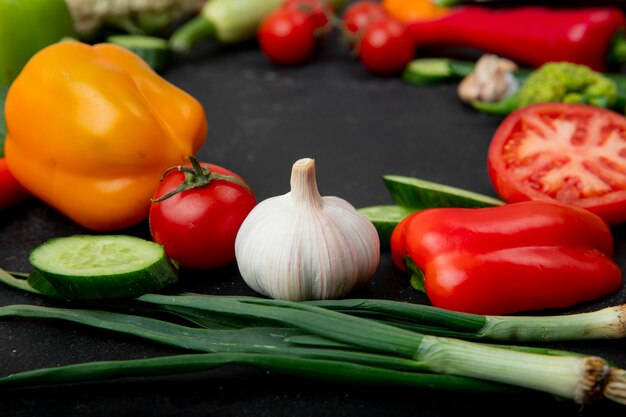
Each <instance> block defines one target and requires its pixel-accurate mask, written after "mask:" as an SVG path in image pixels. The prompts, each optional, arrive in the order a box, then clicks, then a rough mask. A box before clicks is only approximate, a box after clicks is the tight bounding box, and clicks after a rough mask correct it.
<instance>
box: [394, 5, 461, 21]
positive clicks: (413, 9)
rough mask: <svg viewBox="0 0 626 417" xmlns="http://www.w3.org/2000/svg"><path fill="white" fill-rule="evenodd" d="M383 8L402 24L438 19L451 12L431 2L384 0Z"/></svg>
mask: <svg viewBox="0 0 626 417" xmlns="http://www.w3.org/2000/svg"><path fill="white" fill-rule="evenodd" d="M382 6H383V9H384V10H385V11H386V12H387V14H389V15H390V16H391V17H393V18H394V19H396V20H399V21H400V22H402V23H411V22H416V21H421V20H431V19H436V18H439V17H442V16H444V15H446V14H448V13H449V12H450V9H449V8H447V7H441V6H437V5H436V4H434V3H432V2H430V1H429V0H383V2H382Z"/></svg>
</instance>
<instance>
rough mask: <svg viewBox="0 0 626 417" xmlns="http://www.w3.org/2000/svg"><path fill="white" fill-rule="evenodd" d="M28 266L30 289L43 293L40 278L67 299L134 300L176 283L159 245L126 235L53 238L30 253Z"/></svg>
mask: <svg viewBox="0 0 626 417" xmlns="http://www.w3.org/2000/svg"><path fill="white" fill-rule="evenodd" d="M29 261H30V263H31V265H32V266H33V268H34V271H33V273H32V274H31V276H30V277H29V284H30V285H31V286H32V287H33V288H36V289H38V290H40V291H42V292H44V293H46V292H47V290H48V289H47V288H46V285H45V283H43V282H42V278H43V279H44V280H47V281H48V282H49V283H50V285H51V287H52V288H54V290H55V291H56V292H58V293H59V294H61V295H63V296H65V297H66V298H68V299H99V298H124V297H135V296H138V295H142V294H146V293H149V292H156V291H159V290H161V289H163V288H165V287H166V286H168V285H170V284H173V283H175V282H176V281H177V280H178V270H177V268H176V267H175V265H174V264H173V263H172V261H171V260H170V259H169V257H168V256H167V255H166V254H165V250H164V249H163V247H162V246H161V245H159V244H158V243H155V242H151V241H147V240H144V239H141V238H138V237H133V236H126V235H75V236H69V237H60V238H54V239H51V240H49V241H47V242H46V243H44V244H42V245H39V246H38V247H36V248H35V249H34V250H33V251H32V252H31V254H30V256H29ZM39 275H40V276H39Z"/></svg>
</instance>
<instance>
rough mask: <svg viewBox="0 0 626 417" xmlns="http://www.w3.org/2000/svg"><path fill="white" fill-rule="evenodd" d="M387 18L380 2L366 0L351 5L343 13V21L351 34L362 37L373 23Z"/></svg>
mask: <svg viewBox="0 0 626 417" xmlns="http://www.w3.org/2000/svg"><path fill="white" fill-rule="evenodd" d="M385 16H387V13H386V12H385V10H384V9H383V7H382V6H381V4H380V3H379V2H376V1H369V0H366V1H358V2H355V3H352V4H350V5H349V6H348V7H347V8H346V10H345V12H344V13H343V17H342V20H343V24H344V27H345V29H346V30H347V31H348V32H349V33H352V34H354V35H359V34H361V35H362V34H363V33H364V32H365V29H367V27H368V26H369V25H370V24H371V23H373V22H375V21H377V20H380V19H382V18H384V17H385Z"/></svg>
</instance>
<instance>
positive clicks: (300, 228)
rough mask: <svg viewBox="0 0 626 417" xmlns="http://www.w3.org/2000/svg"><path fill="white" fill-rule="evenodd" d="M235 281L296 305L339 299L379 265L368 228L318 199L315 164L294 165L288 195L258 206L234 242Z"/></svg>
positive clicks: (336, 201)
mask: <svg viewBox="0 0 626 417" xmlns="http://www.w3.org/2000/svg"><path fill="white" fill-rule="evenodd" d="M235 255H236V257H237V264H238V266H239V271H240V273H241V276H242V277H243V279H244V280H245V281H246V283H247V284H248V285H249V286H250V287H251V288H252V289H253V290H255V291H256V292H258V293H261V294H263V295H266V296H268V297H271V298H275V299H282V300H291V301H302V300H309V299H329V298H330V299H332V298H340V297H343V296H345V295H346V294H347V293H348V292H350V291H351V290H352V289H353V288H355V287H357V286H360V285H363V284H365V283H366V282H368V281H369V280H370V278H371V277H372V276H373V275H374V273H375V272H376V269H377V268H378V264H379V262H380V240H379V238H378V233H377V232H376V228H375V227H374V225H373V224H372V223H371V222H370V221H369V220H368V219H366V218H365V217H364V216H362V215H361V214H360V213H358V212H357V211H356V209H355V208H354V207H353V206H352V205H351V204H350V203H348V202H347V201H345V200H343V199H341V198H338V197H322V196H321V195H320V193H319V191H318V189H317V183H316V179H315V161H314V160H313V159H309V158H305V159H300V160H298V161H296V162H295V163H294V165H293V168H292V171H291V191H290V192H288V193H287V194H284V195H281V196H276V197H272V198H269V199H267V200H264V201H262V202H261V203H259V204H258V205H257V206H256V207H255V208H254V209H253V210H252V211H251V212H250V214H249V215H248V217H246V219H245V220H244V222H243V224H242V225H241V228H240V229H239V233H238V234H237V239H236V241H235Z"/></svg>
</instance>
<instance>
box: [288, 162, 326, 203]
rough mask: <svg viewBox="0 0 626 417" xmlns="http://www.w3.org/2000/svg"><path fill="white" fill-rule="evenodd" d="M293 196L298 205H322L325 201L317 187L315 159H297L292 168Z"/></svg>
mask: <svg viewBox="0 0 626 417" xmlns="http://www.w3.org/2000/svg"><path fill="white" fill-rule="evenodd" d="M291 197H292V200H293V202H294V204H295V205H296V206H305V207H320V206H321V205H322V204H323V203H324V201H323V200H322V196H321V195H320V193H319V191H318V189H317V180H316V178H315V160H314V159H311V158H303V159H299V160H297V161H296V162H295V163H294V164H293V167H292V169H291Z"/></svg>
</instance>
